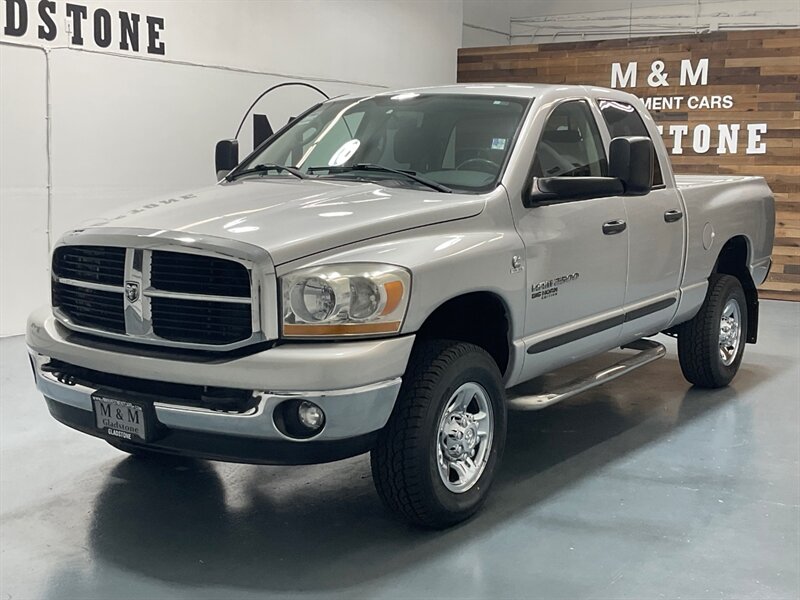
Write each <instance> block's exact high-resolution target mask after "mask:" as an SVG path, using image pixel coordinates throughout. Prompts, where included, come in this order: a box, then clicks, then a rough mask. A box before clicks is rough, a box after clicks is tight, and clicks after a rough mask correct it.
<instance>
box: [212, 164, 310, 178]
mask: <svg viewBox="0 0 800 600" xmlns="http://www.w3.org/2000/svg"><path fill="white" fill-rule="evenodd" d="M266 171H286V172H287V173H291V174H292V175H294V176H295V177H297V178H298V179H307V177H306V176H305V174H304V173H303V172H302V171H301V170H300V169H295V168H294V167H288V166H286V165H276V164H274V163H263V164H260V165H256V166H254V167H251V168H249V169H245V170H244V171H239V172H238V173H231V174H229V175H226V176H225V179H227V180H228V181H233V180H234V179H236V178H237V177H241V176H242V175H249V174H250V173H264V172H266Z"/></svg>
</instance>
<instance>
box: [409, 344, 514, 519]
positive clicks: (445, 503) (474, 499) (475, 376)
mask: <svg viewBox="0 0 800 600" xmlns="http://www.w3.org/2000/svg"><path fill="white" fill-rule="evenodd" d="M470 382H472V383H477V384H479V385H480V386H481V387H483V389H485V390H486V393H487V395H488V397H489V402H490V403H491V406H492V412H493V417H494V429H493V432H492V448H491V450H490V454H489V460H488V461H487V463H486V467H485V468H484V470H483V473H482V474H481V476H480V478H479V479H478V481H477V482H476V483H475V485H473V486H472V487H471V488H470V489H469V490H467V491H466V492H462V493H455V492H452V491H450V490H449V489H447V487H446V486H445V485H444V483H443V482H442V480H441V477H440V475H439V469H438V466H437V446H438V443H439V440H438V433H439V422H440V420H441V417H442V414H443V412H444V409H445V407H446V406H447V404H448V401H449V400H450V398H451V397H452V395H453V393H454V392H455V391H456V390H457V389H458V388H459V387H460V386H461V385H463V384H465V383H470ZM433 399H434V400H433V402H432V403H431V410H429V411H428V412H427V414H426V417H425V423H424V425H423V426H424V428H425V431H426V432H427V439H428V445H427V449H426V450H427V452H426V455H427V456H426V458H427V463H428V464H427V473H428V477H427V479H428V485H429V488H430V489H429V491H430V493H431V494H432V496H433V497H434V498H435V499H436V504H437V505H438V506H439V507H440V510H441V513H442V514H441V518H442V519H443V520H447V519H448V516H447V515H452V519H450V520H452V521H453V522H455V521H460V520H462V519H463V518H464V515H468V514H470V513H472V512H474V511H476V510H477V509H478V508H479V507H480V506H481V504H482V503H483V502H484V500H485V499H486V496H487V494H488V491H489V488H490V487H491V483H492V481H493V480H494V476H495V472H496V470H497V466H498V464H499V462H500V459H501V458H502V452H503V447H504V446H505V437H506V406H505V393H504V390H503V386H502V381H501V378H500V372H499V371H498V369H497V366H496V365H495V363H494V361H493V360H492V359H491V358H490V357H489V356H488V355H487V354H486V353H485V352H484V351H482V350H480V349H479V348H477V347H476V348H475V351H473V352H469V353H467V354H465V355H463V356H461V357H459V358H458V359H457V360H455V361H453V363H452V364H451V365H450V366H449V367H448V368H447V369H446V370H445V372H444V373H443V374H442V377H441V378H440V380H439V381H438V382H437V384H436V386H435V388H434V390H433Z"/></svg>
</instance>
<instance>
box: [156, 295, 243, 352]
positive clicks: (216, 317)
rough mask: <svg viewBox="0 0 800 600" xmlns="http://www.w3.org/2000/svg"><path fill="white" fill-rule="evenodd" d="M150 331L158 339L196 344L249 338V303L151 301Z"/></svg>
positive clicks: (177, 300)
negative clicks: (151, 325) (151, 323)
mask: <svg viewBox="0 0 800 600" xmlns="http://www.w3.org/2000/svg"><path fill="white" fill-rule="evenodd" d="M151 306H152V311H153V331H154V332H155V334H156V335H157V336H159V337H163V338H166V339H169V340H175V341H179V342H193V343H197V344H229V343H232V342H238V341H241V340H246V339H247V338H249V337H250V335H251V332H252V329H253V325H252V316H251V310H250V305H249V304H233V303H228V302H209V301H200V300H179V299H176V298H152V305H151Z"/></svg>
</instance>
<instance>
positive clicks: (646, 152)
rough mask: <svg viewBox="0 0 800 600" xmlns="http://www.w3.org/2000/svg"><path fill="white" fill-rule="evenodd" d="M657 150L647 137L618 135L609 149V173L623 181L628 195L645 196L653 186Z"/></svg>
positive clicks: (625, 192)
mask: <svg viewBox="0 0 800 600" xmlns="http://www.w3.org/2000/svg"><path fill="white" fill-rule="evenodd" d="M654 161H655V152H654V150H653V142H652V140H651V139H650V138H647V137H618V138H614V139H613V140H611V146H610V147H609V151H608V171H609V172H608V174H609V175H610V176H611V177H616V178H617V179H619V180H620V181H621V182H622V187H623V188H624V190H625V191H624V194H625V195H626V196H645V195H646V194H649V193H650V189H651V188H652V187H653V166H654Z"/></svg>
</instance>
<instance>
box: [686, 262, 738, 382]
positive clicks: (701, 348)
mask: <svg viewBox="0 0 800 600" xmlns="http://www.w3.org/2000/svg"><path fill="white" fill-rule="evenodd" d="M746 331H747V300H746V298H745V295H744V290H743V289H742V284H741V283H739V280H738V279H736V278H735V277H732V276H731V275H719V274H714V275H712V276H711V279H710V281H709V283H708V292H707V293H706V299H705V301H704V302H703V306H702V307H701V308H700V311H699V312H698V313H697V314H696V315H695V316H694V318H693V319H692V320H691V321H687V322H686V323H684V324H683V325H681V327H680V329H679V330H678V359H679V361H680V364H681V371H682V372H683V376H684V377H685V378H686V379H687V380H688V381H689V382H690V383H693V384H694V385H696V386H699V387H705V388H718V387H723V386H726V385H728V384H729V383H730V382H731V380H732V379H733V378H734V376H735V375H736V372H737V371H738V370H739V365H740V364H741V362H742V354H744V344H745V332H746Z"/></svg>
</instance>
